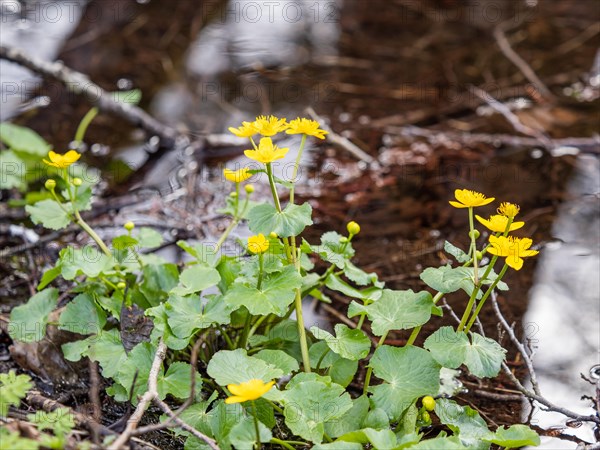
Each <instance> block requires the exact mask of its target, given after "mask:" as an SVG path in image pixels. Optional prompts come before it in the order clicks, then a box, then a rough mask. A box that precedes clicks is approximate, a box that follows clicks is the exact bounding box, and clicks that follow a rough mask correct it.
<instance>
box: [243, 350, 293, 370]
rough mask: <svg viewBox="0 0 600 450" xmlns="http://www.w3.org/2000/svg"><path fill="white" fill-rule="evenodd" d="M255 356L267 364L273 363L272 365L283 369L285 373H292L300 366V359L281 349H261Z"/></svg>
mask: <svg viewBox="0 0 600 450" xmlns="http://www.w3.org/2000/svg"><path fill="white" fill-rule="evenodd" d="M254 357H255V358H258V359H262V360H263V361H264V362H266V363H267V364H271V365H272V366H275V367H277V368H278V369H281V371H282V372H283V374H284V375H290V374H291V373H292V372H296V371H297V370H298V369H299V368H300V366H299V365H298V361H296V360H295V359H294V358H292V357H291V356H290V355H288V354H287V353H286V352H283V351H281V350H269V349H265V350H261V351H259V352H258V353H256V354H255V355H254Z"/></svg>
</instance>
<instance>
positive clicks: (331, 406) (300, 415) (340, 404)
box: [281, 381, 352, 444]
mask: <svg viewBox="0 0 600 450" xmlns="http://www.w3.org/2000/svg"><path fill="white" fill-rule="evenodd" d="M288 387H289V385H288ZM281 402H282V403H283V405H284V410H283V415H284V417H285V423H286V425H287V426H288V427H289V429H290V430H291V431H292V433H294V434H296V435H298V436H300V437H302V438H303V439H306V440H309V441H311V442H314V443H317V444H318V443H321V441H322V440H323V434H324V432H325V422H331V421H333V420H336V419H339V418H340V417H342V416H343V415H344V413H345V412H346V411H348V410H349V409H350V408H352V400H351V398H350V394H348V393H347V392H346V391H345V390H344V388H343V387H342V386H340V385H338V384H335V383H331V384H329V385H328V384H326V383H323V382H322V381H303V382H300V383H295V384H293V385H292V388H291V389H286V390H285V392H284V395H283V398H282V400H281Z"/></svg>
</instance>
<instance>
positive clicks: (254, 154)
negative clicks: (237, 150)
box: [244, 137, 289, 164]
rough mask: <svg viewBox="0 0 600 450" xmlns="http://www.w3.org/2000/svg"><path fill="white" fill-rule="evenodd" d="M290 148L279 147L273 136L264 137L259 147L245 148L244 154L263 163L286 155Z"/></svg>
mask: <svg viewBox="0 0 600 450" xmlns="http://www.w3.org/2000/svg"><path fill="white" fill-rule="evenodd" d="M288 151H289V149H287V148H279V147H277V146H276V145H274V144H273V141H272V140H271V138H268V137H265V138H262V139H261V140H260V142H259V144H258V148H257V149H254V150H244V155H246V156H247V157H248V158H250V159H253V160H254V161H258V162H260V163H263V164H268V163H271V162H273V161H275V160H278V159H282V158H283V157H285V155H286V154H287V152H288Z"/></svg>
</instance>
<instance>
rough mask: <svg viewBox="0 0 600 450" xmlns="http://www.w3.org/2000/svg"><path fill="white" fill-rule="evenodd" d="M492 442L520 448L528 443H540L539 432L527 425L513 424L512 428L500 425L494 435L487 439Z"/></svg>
mask: <svg viewBox="0 0 600 450" xmlns="http://www.w3.org/2000/svg"><path fill="white" fill-rule="evenodd" d="M485 440H486V441H488V442H491V443H492V444H496V445H498V446H500V447H506V448H519V447H525V446H526V445H533V446H535V447H537V446H538V445H540V437H539V436H538V434H537V433H536V432H535V431H533V430H532V429H531V428H529V427H528V426H526V425H521V424H517V425H512V426H511V427H510V428H504V427H503V426H501V427H499V428H498V429H497V430H496V432H495V433H494V434H493V436H492V437H490V438H486V439H485Z"/></svg>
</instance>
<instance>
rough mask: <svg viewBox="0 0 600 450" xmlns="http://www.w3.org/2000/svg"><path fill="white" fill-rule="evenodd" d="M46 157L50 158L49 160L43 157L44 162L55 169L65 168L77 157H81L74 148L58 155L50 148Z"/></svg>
mask: <svg viewBox="0 0 600 450" xmlns="http://www.w3.org/2000/svg"><path fill="white" fill-rule="evenodd" d="M48 158H50V161H48V160H46V159H44V160H43V161H44V164H47V165H49V166H52V167H56V168H57V169H66V168H67V167H69V166H70V165H71V164H73V163H74V162H75V161H77V160H78V159H79V158H81V155H80V154H79V153H77V152H76V151H75V150H69V151H68V152H67V153H65V154H64V155H59V154H58V153H54V152H53V151H52V150H50V152H48Z"/></svg>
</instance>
